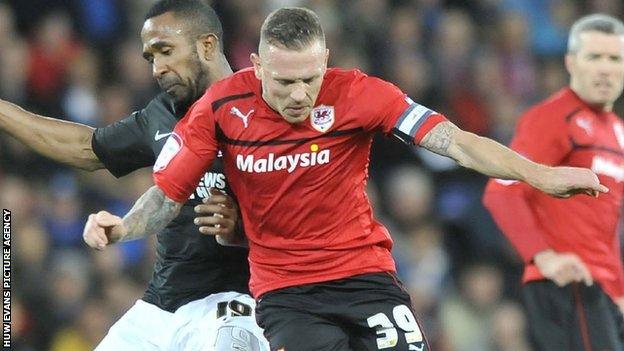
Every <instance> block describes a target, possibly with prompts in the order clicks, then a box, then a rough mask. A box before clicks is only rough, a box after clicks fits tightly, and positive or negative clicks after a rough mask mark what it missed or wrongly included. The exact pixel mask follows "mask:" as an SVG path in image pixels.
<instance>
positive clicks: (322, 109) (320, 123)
mask: <svg viewBox="0 0 624 351" xmlns="http://www.w3.org/2000/svg"><path fill="white" fill-rule="evenodd" d="M310 124H311V125H312V128H314V129H316V130H318V131H319V132H321V133H325V132H326V131H327V130H329V128H331V126H332V125H334V106H325V105H319V106H317V107H315V108H313V109H312V113H310Z"/></svg>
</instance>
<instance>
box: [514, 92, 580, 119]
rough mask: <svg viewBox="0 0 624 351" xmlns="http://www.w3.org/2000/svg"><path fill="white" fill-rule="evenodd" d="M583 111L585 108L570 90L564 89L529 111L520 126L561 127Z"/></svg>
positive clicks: (523, 116) (522, 117)
mask: <svg viewBox="0 0 624 351" xmlns="http://www.w3.org/2000/svg"><path fill="white" fill-rule="evenodd" d="M582 109H583V106H582V105H581V104H580V103H578V101H577V100H576V99H574V98H572V97H571V96H570V92H569V91H568V89H563V90H560V91H558V92H556V93H555V94H553V95H551V96H550V97H548V98H546V99H545V100H543V101H542V102H540V103H538V104H537V105H535V106H533V107H531V108H530V109H528V110H527V111H526V112H525V113H524V114H523V115H522V116H521V117H520V119H519V121H518V123H519V126H520V125H539V126H542V127H549V126H551V127H553V128H555V127H561V126H563V125H566V124H567V122H568V120H569V119H570V118H571V117H573V116H574V114H576V113H577V112H579V111H581V110H582Z"/></svg>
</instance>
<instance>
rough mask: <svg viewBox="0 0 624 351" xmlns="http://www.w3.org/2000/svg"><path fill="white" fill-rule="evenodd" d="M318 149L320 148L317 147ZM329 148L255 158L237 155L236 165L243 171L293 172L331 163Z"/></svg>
mask: <svg viewBox="0 0 624 351" xmlns="http://www.w3.org/2000/svg"><path fill="white" fill-rule="evenodd" d="M317 150H318V149H317ZM329 156H330V154H329V150H322V151H319V152H316V151H312V152H305V153H301V154H294V155H285V156H275V154H274V153H270V154H269V156H268V157H267V158H258V159H256V158H254V156H253V155H247V156H243V155H237V156H236V167H237V168H238V169H240V170H241V171H243V172H249V173H266V172H273V171H281V170H286V171H287V172H288V173H292V172H294V171H295V169H297V168H298V167H310V166H316V165H324V164H327V163H329Z"/></svg>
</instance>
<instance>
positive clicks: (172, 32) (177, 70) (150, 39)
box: [141, 12, 208, 105]
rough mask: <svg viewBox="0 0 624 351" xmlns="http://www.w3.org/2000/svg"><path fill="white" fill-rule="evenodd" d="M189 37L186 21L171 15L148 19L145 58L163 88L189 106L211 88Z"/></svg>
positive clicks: (144, 42)
mask: <svg viewBox="0 0 624 351" xmlns="http://www.w3.org/2000/svg"><path fill="white" fill-rule="evenodd" d="M189 36H190V35H189V31H188V29H187V28H186V26H185V24H184V22H183V21H182V20H180V19H179V18H176V16H175V15H174V14H173V13H171V12H166V13H164V14H162V15H160V16H156V17H153V18H150V19H148V20H147V21H145V23H144V24H143V29H142V30H141V39H142V41H143V57H145V59H146V60H147V61H148V62H150V63H151V65H152V75H153V76H154V78H156V80H157V81H158V85H159V86H160V88H161V89H162V90H164V91H166V92H167V93H168V94H169V95H171V96H172V97H173V98H174V100H175V102H176V104H177V105H189V104H190V103H192V102H193V101H195V100H197V99H198V98H199V97H200V96H201V94H203V92H204V91H205V90H206V88H207V86H208V68H207V67H205V65H203V64H202V63H201V61H200V59H199V56H198V55H197V49H196V46H195V43H194V42H193V40H191V39H189Z"/></svg>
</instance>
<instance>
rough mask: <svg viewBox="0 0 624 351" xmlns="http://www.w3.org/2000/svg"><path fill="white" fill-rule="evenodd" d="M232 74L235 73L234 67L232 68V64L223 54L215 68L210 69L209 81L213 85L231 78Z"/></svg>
mask: <svg viewBox="0 0 624 351" xmlns="http://www.w3.org/2000/svg"><path fill="white" fill-rule="evenodd" d="M232 73H233V71H232V67H230V63H229V62H228V61H227V60H226V59H225V55H223V54H221V55H219V58H218V59H217V61H216V62H215V65H214V67H212V68H211V69H210V71H209V77H208V80H209V82H210V84H211V85H212V83H214V82H216V81H219V80H221V79H223V78H225V77H227V76H230V75H232Z"/></svg>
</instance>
